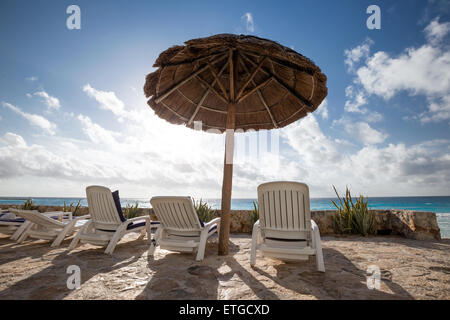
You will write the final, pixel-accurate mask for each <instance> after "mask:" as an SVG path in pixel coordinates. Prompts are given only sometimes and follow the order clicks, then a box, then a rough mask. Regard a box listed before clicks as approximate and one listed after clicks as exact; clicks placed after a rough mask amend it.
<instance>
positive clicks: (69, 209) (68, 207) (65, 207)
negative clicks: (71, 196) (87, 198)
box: [63, 200, 81, 216]
mask: <svg viewBox="0 0 450 320" xmlns="http://www.w3.org/2000/svg"><path fill="white" fill-rule="evenodd" d="M80 208H81V200H78V202H77V204H76V205H75V207H74V205H73V202H71V203H70V205H66V202H65V201H64V205H63V212H72V214H73V215H74V216H76V215H77V212H78V210H80Z"/></svg>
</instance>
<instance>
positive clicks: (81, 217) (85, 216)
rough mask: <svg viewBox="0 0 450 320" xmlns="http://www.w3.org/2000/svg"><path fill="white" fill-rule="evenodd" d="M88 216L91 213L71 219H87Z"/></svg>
mask: <svg viewBox="0 0 450 320" xmlns="http://www.w3.org/2000/svg"><path fill="white" fill-rule="evenodd" d="M90 217H91V215H89V214H85V215H84V216H76V217H73V220H83V219H89V218H90Z"/></svg>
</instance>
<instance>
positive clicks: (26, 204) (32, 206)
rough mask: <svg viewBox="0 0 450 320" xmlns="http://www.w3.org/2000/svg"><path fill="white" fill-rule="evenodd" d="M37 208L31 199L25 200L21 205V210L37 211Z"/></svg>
mask: <svg viewBox="0 0 450 320" xmlns="http://www.w3.org/2000/svg"><path fill="white" fill-rule="evenodd" d="M38 208H39V206H36V205H35V204H34V202H33V201H31V199H27V200H26V201H25V202H24V203H23V205H22V209H23V210H37V209H38Z"/></svg>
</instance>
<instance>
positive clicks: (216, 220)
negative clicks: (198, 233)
mask: <svg viewBox="0 0 450 320" xmlns="http://www.w3.org/2000/svg"><path fill="white" fill-rule="evenodd" d="M219 222H220V218H214V219H212V220H211V221H209V222H207V223H205V226H204V228H209V227H211V226H212V225H214V224H216V223H219Z"/></svg>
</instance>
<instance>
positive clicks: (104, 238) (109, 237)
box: [69, 186, 151, 254]
mask: <svg viewBox="0 0 450 320" xmlns="http://www.w3.org/2000/svg"><path fill="white" fill-rule="evenodd" d="M86 196H87V201H88V206H89V213H90V215H91V220H90V221H89V222H88V223H87V224H86V225H85V226H84V227H83V228H81V229H80V230H79V231H78V233H77V234H76V235H75V238H74V239H73V240H72V243H71V244H70V246H69V250H72V249H74V248H75V247H76V246H77V244H78V242H80V241H81V242H82V243H90V244H93V245H97V246H106V245H107V247H106V250H105V253H106V254H112V253H113V251H114V249H115V247H116V245H117V243H118V242H119V240H120V239H121V238H122V237H123V236H124V235H125V234H127V233H130V232H140V233H141V236H140V237H139V239H142V238H143V237H144V236H145V234H146V233H147V237H148V238H149V239H150V238H151V232H150V231H151V229H150V228H151V221H150V216H142V217H136V218H133V219H126V218H125V217H124V216H123V214H122V209H121V208H120V201H119V197H118V192H117V191H116V192H115V196H116V197H117V198H116V201H117V204H116V202H115V200H114V197H113V193H112V192H111V190H110V189H108V188H106V187H102V186H89V187H87V188H86Z"/></svg>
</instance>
